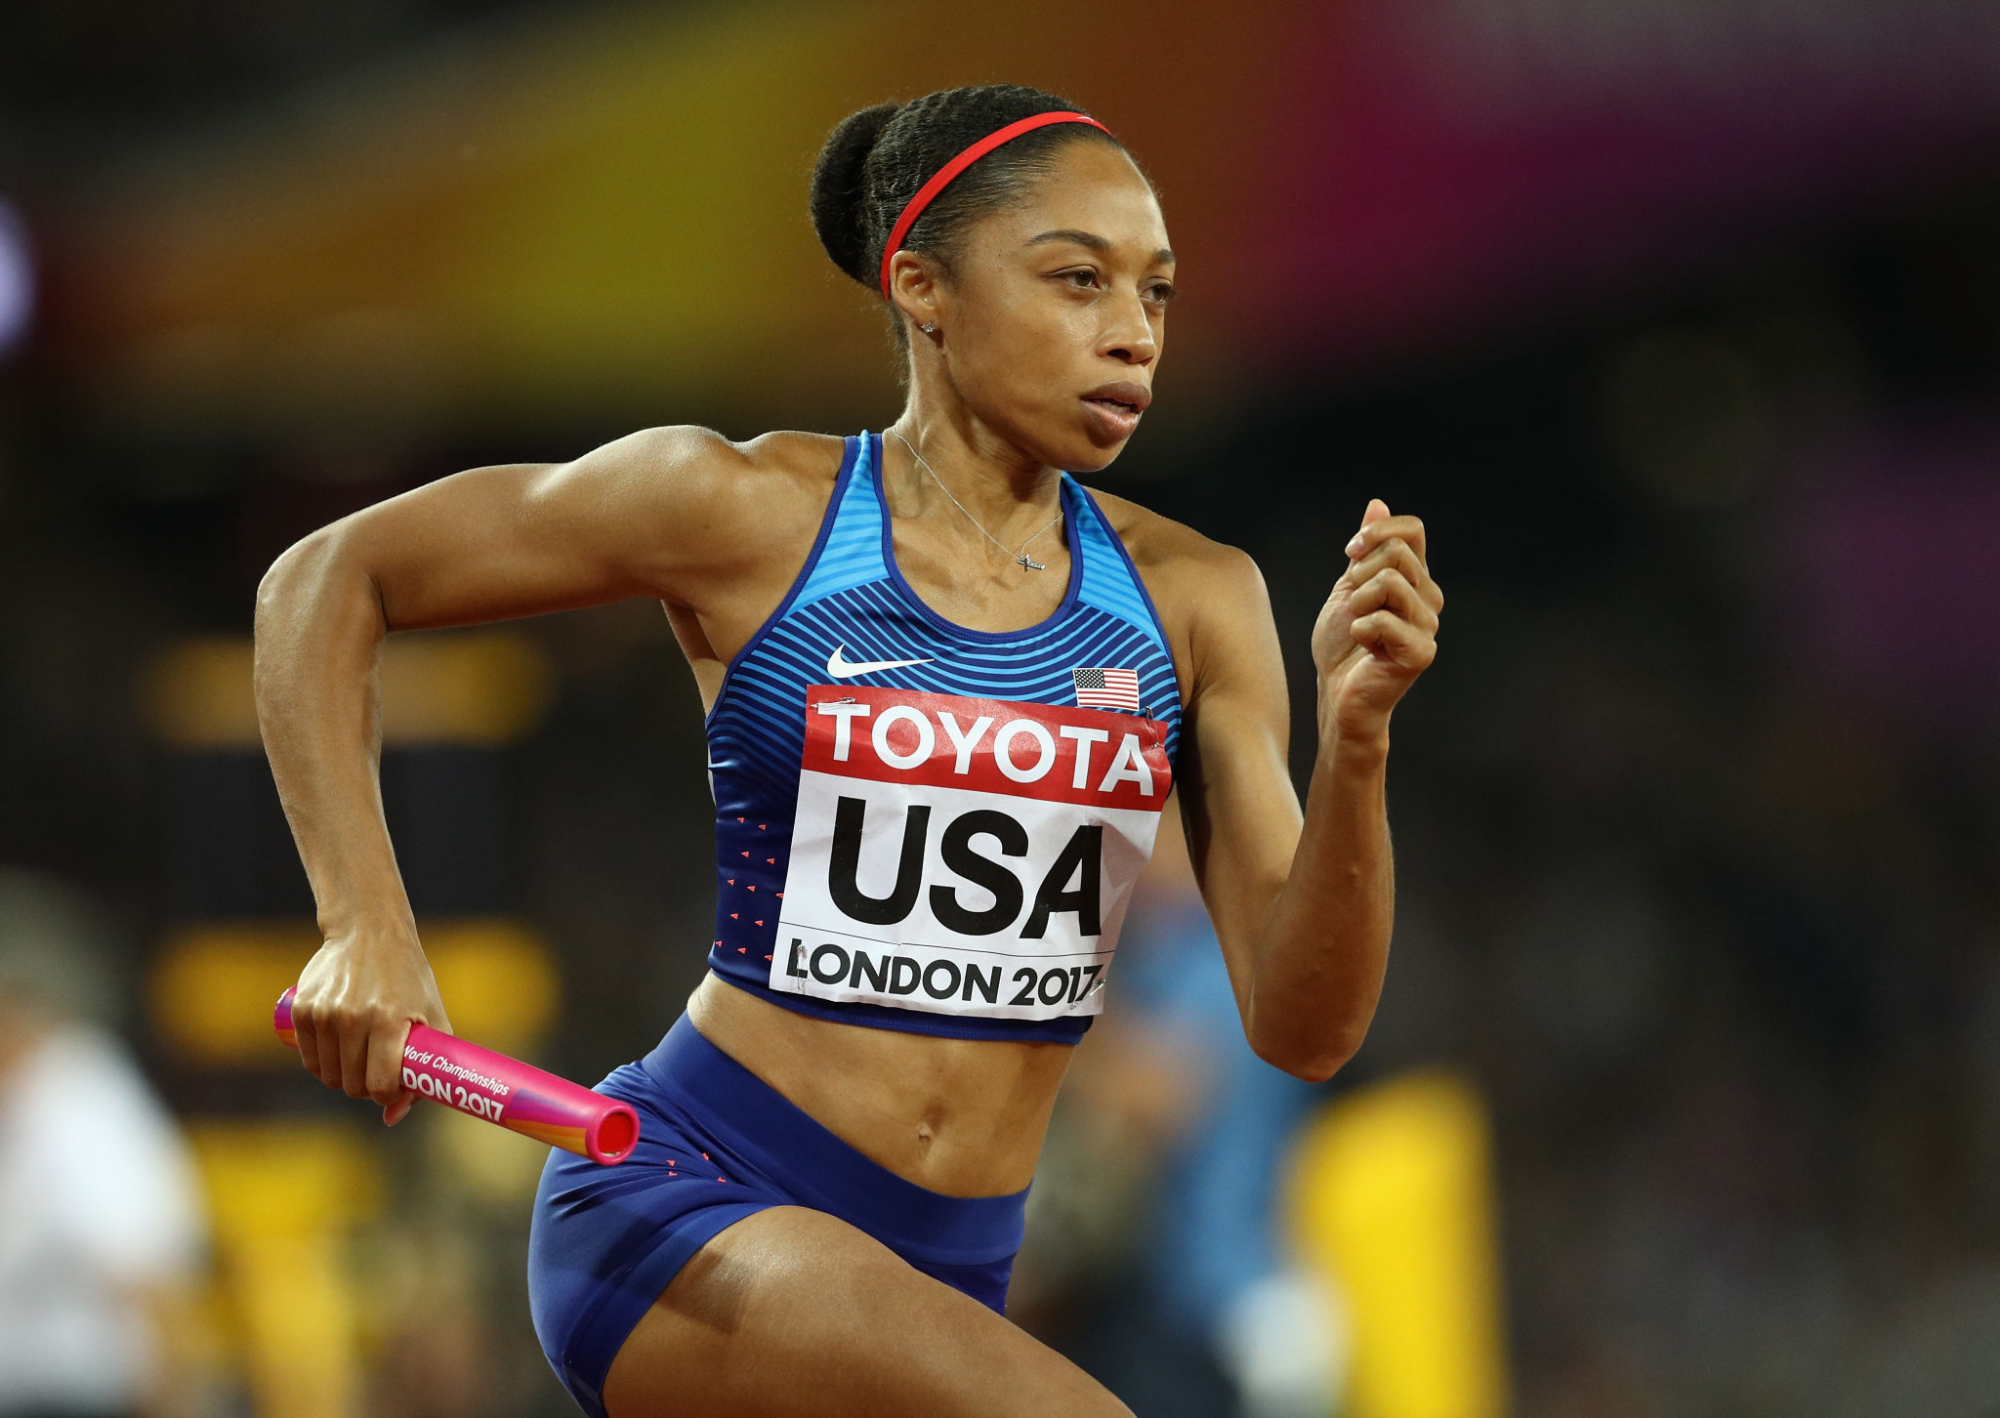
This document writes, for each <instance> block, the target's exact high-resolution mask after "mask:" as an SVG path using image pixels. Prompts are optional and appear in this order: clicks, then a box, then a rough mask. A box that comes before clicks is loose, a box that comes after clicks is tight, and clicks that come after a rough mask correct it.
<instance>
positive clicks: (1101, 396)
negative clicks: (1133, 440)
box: [1083, 379, 1153, 439]
mask: <svg viewBox="0 0 2000 1418" xmlns="http://www.w3.org/2000/svg"><path fill="white" fill-rule="evenodd" d="M1083 402H1084V405H1085V407H1087V408H1088V409H1089V410H1090V412H1091V415H1092V416H1093V417H1094V418H1095V419H1096V421H1097V424H1098V426H1099V427H1100V428H1102V429H1103V430H1104V431H1105V433H1107V434H1109V435H1110V436H1111V437H1112V438H1114V439H1126V438H1130V437H1131V436H1132V433H1133V431H1134V430H1135V429H1137V428H1138V427H1139V415H1141V414H1143V413H1144V412H1146V405H1148V404H1150V403H1152V402H1153V391H1152V390H1151V389H1148V388H1147V387H1146V386H1145V385H1143V384H1135V383H1133V382H1132V381H1131V380H1129V379H1120V380H1117V381H1116V382H1114V383H1111V384H1100V385H1098V386H1097V387H1096V388H1095V389H1092V390H1091V391H1090V392H1089V393H1088V394H1085V395H1084V396H1083Z"/></svg>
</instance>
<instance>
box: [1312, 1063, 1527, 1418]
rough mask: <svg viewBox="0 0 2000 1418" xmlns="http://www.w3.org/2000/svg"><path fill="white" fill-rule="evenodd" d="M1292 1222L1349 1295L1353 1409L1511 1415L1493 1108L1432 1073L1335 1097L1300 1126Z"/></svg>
mask: <svg viewBox="0 0 2000 1418" xmlns="http://www.w3.org/2000/svg"><path fill="white" fill-rule="evenodd" d="M1290 1202H1291V1205H1290V1220H1291V1225H1292V1230H1293V1235H1294V1238H1295V1240H1296V1242H1297V1245H1298V1248H1299V1251H1300V1253H1301V1255H1302V1257H1303V1259H1304V1260H1305V1261H1306V1263H1307V1264H1308V1265H1309V1266H1311V1267H1312V1268H1314V1269H1316V1270H1318V1271H1320V1272H1321V1273H1323V1274H1326V1275H1328V1276H1329V1277H1330V1278H1331V1279H1332V1280H1333V1281H1334V1282H1335V1283H1336V1284H1337V1285H1338V1286H1339V1288H1340V1289H1341V1290H1342V1291H1343V1292H1344V1293H1345V1295H1346V1297H1347V1301H1348V1312H1349V1317H1350V1322H1351V1324H1352V1329H1353V1332H1352V1335H1351V1338H1350V1344H1351V1352H1352V1356H1353V1358H1352V1368H1351V1372H1352V1386H1351V1391H1350V1395H1349V1402H1348V1407H1347V1409H1346V1410H1345V1413H1346V1418H1499V1415H1501V1414H1504V1413H1505V1412H1506V1411H1507V1378H1506V1362H1505V1357H1504V1352H1503V1351H1504V1341H1503V1337H1502V1327H1501V1313H1500V1266H1499V1246H1498V1242H1497V1240H1496V1237H1495V1233H1494V1200H1493V1168H1492V1159H1491V1147H1490V1142H1489V1138H1488V1126H1487V1121H1486V1113H1485V1109H1484V1108H1483V1106H1482V1105H1481V1103H1480V1101H1479V1098H1478V1096H1477V1095H1476V1093H1475V1092H1474V1091H1473V1089H1472V1087H1471V1085H1470V1084H1468V1083H1467V1082H1466V1081H1465V1080H1463V1079H1461V1078H1459V1077H1457V1076H1455V1075H1453V1074H1449V1073H1443V1072H1438V1073H1424V1074H1417V1075H1412V1076H1408V1077H1404V1078H1400V1079H1396V1080H1392V1081H1390V1082H1386V1083H1382V1084H1378V1085H1375V1086H1373V1087H1370V1088H1367V1089H1364V1090H1362V1091H1361V1092H1359V1093H1356V1094H1353V1095H1351V1096H1349V1097H1346V1098H1343V1099H1341V1100H1339V1101H1338V1102H1336V1103H1334V1104H1332V1105H1331V1106H1330V1107H1328V1108H1327V1110H1326V1111H1325V1112H1324V1113H1323V1114H1322V1115H1321V1116H1320V1117H1319V1118H1317V1119H1316V1120H1315V1121H1314V1122H1312V1123H1311V1124H1310V1125H1309V1126H1308V1127H1307V1128H1306V1129H1305V1131H1304V1132H1303V1133H1302V1134H1301V1137H1300V1139H1299V1142H1298V1145H1297V1150H1296V1152H1295V1154H1294V1159H1293V1166H1292V1173H1291V1190H1290Z"/></svg>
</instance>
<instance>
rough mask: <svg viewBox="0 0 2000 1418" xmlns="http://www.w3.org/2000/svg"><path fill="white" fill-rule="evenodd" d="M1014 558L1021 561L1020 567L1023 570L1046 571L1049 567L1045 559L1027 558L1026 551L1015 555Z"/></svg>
mask: <svg viewBox="0 0 2000 1418" xmlns="http://www.w3.org/2000/svg"><path fill="white" fill-rule="evenodd" d="M1014 560H1016V561H1018V562H1020V563H1021V569H1022V570H1023V571H1047V570H1048V569H1049V564H1048V563H1047V562H1046V561H1030V560H1028V554H1027V553H1026V552H1022V553H1021V554H1020V555H1019V556H1017V557H1015V558H1014Z"/></svg>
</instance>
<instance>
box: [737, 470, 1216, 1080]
mask: <svg viewBox="0 0 2000 1418" xmlns="http://www.w3.org/2000/svg"><path fill="white" fill-rule="evenodd" d="M1060 497H1061V503H1062V510H1063V513H1064V517H1063V533H1064V535H1065V537H1067V539H1068V542H1069V551H1070V574H1069V585H1068V588H1067V590H1066V591H1065V593H1064V595H1063V599H1062V604H1061V605H1059V606H1058V607H1057V608H1056V610H1055V612H1054V613H1053V614H1052V615H1050V616H1049V618H1048V619H1047V620H1044V621H1043V622H1041V623H1040V624H1039V625H1034V626H1030V627H1028V628H1027V629H1025V630H1008V631H982V630H970V629H967V628H966V627H964V626H961V625H955V624H953V623H952V622H951V621H949V620H946V619H945V618H944V617H943V616H941V615H939V614H938V613H937V612H936V611H934V610H932V609H931V608H930V607H929V606H927V605H925V604H924V603H923V601H922V600H920V599H919V598H918V597H917V594H916V592H914V591H913V590H911V589H910V586H909V583H908V582H906V581H905V580H904V579H903V576H902V573H901V572H899V571H898V570H897V568H896V555H895V546H894V538H893V535H892V532H891V528H890V520H889V516H888V513H887V505H888V504H887V499H886V498H885V497H884V495H883V489H882V442H881V439H880V438H879V437H877V436H875V435H873V434H863V435H860V436H858V437H854V438H849V439H848V440H847V445H846V453H845V456H844V458H843V460H842V463H841V468H840V474H839V478H838V480H837V481H836V483H835V485H834V490H833V496H832V498H831V499H830V500H829V502H828V504H827V510H826V516H825V519H824V520H823V522H822V523H821V526H820V530H819V535H818V537H817V539H816V540H815V541H814V542H813V547H812V551H811V552H810V553H809V554H808V555H807V557H806V563H805V566H804V567H803V568H802V569H801V570H800V572H799V575H798V579H797V580H796V581H795V582H794V583H793V584H792V588H791V590H790V591H789V592H788V593H787V594H786V596H785V598H784V600H783V601H782V602H781V603H780V604H779V606H778V608H777V610H776V611H774V612H773V613H772V615H771V617H770V619H769V620H767V621H766V622H765V623H764V624H763V626H762V627H760V628H759V629H758V631H757V633H756V634H755V635H753V636H751V637H750V640H749V642H748V643H747V644H746V645H744V647H743V648H742V650H741V651H739V652H738V653H737V655H736V657H735V659H733V660H731V661H730V663H729V667H728V670H727V671H726V672H725V674H724V676H723V680H722V687H721V690H720V692H719V693H718V694H717V696H716V700H715V704H714V706H713V707H712V708H711V709H710V711H709V715H708V722H707V730H708V770H709V785H710V789H711V791H712V793H713V795H714V798H715V810H716V817H715V850H716V890H717V903H716V925H715V940H714V943H713V944H712V945H711V947H710V949H709V966H710V968H711V969H712V970H713V971H714V972H715V973H716V974H718V975H720V976H721V977H722V978H723V979H724V980H726V981H728V982H729V983H730V984H732V985H735V986H737V987H739V988H741V989H745V990H748V991H749V992H750V993H752V994H754V995H758V996H760V997H762V998H764V999H767V1000H770V1001H771V1002H772V1003H774V1004H778V1005H782V1006H783V1007H785V1008H786V1009H791V1010H796V1011H798V1012H800V1013H802V1014H810V1015H814V1016H816V1017H819V1018H822V1019H833V1020H839V1021H842V1022H845V1023H850V1024H861V1025H868V1026H871V1027H874V1028H878V1029H898V1030H903V1031H905V1032H909V1033H917V1034H940V1035H946V1036H950V1037H954V1038H970V1039H1021V1040H1053V1041H1058V1042H1067V1043H1074V1042H1075V1041H1076V1040H1077V1039H1078V1038H1079V1037H1081V1036H1082V1034H1083V1032H1084V1031H1085V1030H1086V1029H1088V1028H1089V1027H1090V1022H1091V1020H1092V1018H1093V1017H1095V1016H1096V1015H1097V1014H1098V1012H1099V1011H1100V1010H1101V1009H1102V1008H1103V1001H1104V985H1105V978H1106V973H1107V971H1108V969H1109V967H1110V964H1111V957H1112V952H1113V949H1114V948H1115V946H1116V944H1117V940H1118V928H1119V925H1120V923H1121V921H1122V920H1123V918H1124V914H1125V906H1126V903H1127V901H1128V900H1129V899H1130V893H1131V888H1132V884H1133V881H1134V880H1135V879H1136V878H1137V876H1138V874H1139V871H1140V869H1141V868H1142V867H1143V866H1144V865H1145V863H1146V860H1147V858H1148V857H1149V856H1150V855H1151V853H1152V848H1153V838H1154V833H1155V831H1156V830H1157V828H1158V826H1159V820H1160V807H1161V805H1162V803H1163V802H1164V801H1165V799H1166V796H1167V791H1168V789H1169V788H1170V787H1171V786H1172V783H1173V772H1174V762H1175V756H1176V750H1177V747H1178V744H1179V737H1180V718H1181V702H1180V690H1179V686H1178V684H1177V683H1176V680H1175V677H1174V663H1173V657H1172V655H1171V653H1170V652H1169V651H1168V648H1167V638H1166V633H1165V631H1164V630H1163V629H1162V627H1161V624H1160V619H1159V615H1158V613H1157V611H1155V609H1154V607H1153V603H1152V599H1151V598H1150V597H1149V596H1148V595H1147V594H1146V588H1145V586H1144V585H1143V584H1142V583H1141V582H1140V580H1139V574H1138V572H1137V571H1136V570H1135V569H1134V567H1133V565H1132V560H1131V558H1130V557H1129V556H1128V555H1127V554H1126V551H1125V548H1124V545H1123V544H1122V543H1121V542H1120V541H1119V540H1118V536H1117V534H1116V533H1115V532H1113V531H1112V529H1111V525H1110V523H1109V522H1108V521H1107V520H1106V519H1105V517H1104V514H1103V513H1102V511H1101V510H1100V509H1099V508H1098V506H1097V504H1096V502H1095V501H1094V500H1093V499H1092V498H1091V496H1090V494H1089V493H1088V492H1087V491H1086V490H1085V489H1084V488H1083V487H1082V485H1081V484H1079V483H1078V482H1077V481H1076V480H1075V479H1074V478H1072V477H1070V476H1069V474H1067V473H1065V474H1063V475H1062V482H1061V490H1060Z"/></svg>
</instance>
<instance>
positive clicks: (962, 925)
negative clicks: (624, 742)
mask: <svg viewBox="0 0 2000 1418" xmlns="http://www.w3.org/2000/svg"><path fill="white" fill-rule="evenodd" d="M805 713H806V740H805V759H804V762H803V763H802V764H801V766H800V772H799V800H798V811H797V816H796V817H795V818H794V819H793V822H794V826H793V831H792V856H791V862H790V865H789V867H788V869H787V873H786V877H785V890H784V896H783V902H784V905H783V907H782V909H781V910H780V912H779V915H778V941H777V944H778V948H777V949H776V950H774V951H773V952H772V953H771V956H772V958H771V976H770V984H771V988H772V989H774V990H782V991H784V992H786V993H788V994H801V995H811V996H813V997H814V998H816V999H825V1000H847V1001H864V1002H867V1003H870V1004H886V1005H895V1006H897V1007H899V1008H902V1009H915V1010H923V1011H926V1012H929V1013H933V1014H964V1015H978V1016H981V1017H984V1018H990V1019H1054V1018H1058V1017H1060V1016H1062V1015H1071V1014H1096V1013H1098V1012H1099V1011H1100V1010H1101V1009H1102V1008H1103V1007H1104V1004H1103V1002H1104V980H1105V971H1106V969H1107V968H1108V967H1109V965H1110V963H1111V952H1112V950H1113V948H1114V947H1115V946H1116V944H1117V941H1118V927H1119V925H1120V923H1121V922H1122V921H1123V920H1124V916H1125V906H1126V903H1127V901H1128V900H1129V898H1130V895H1131V890H1132V883H1133V882H1134V881H1135V880H1137V878H1138V875H1139V872H1140V870H1141V869H1142V868H1143V867H1144V866H1145V865H1146V861H1147V859H1148V858H1149V857H1150V856H1151V855H1152V851H1153V836H1154V834H1155V833H1156V832H1157V831H1158V830H1159V825H1160V807H1161V804H1162V803H1164V802H1165V801H1166V797H1167V791H1168V789H1169V788H1171V787H1172V786H1173V780H1172V770H1171V768H1170V767H1169V765H1168V762H1167V752H1166V726H1165V725H1164V724H1162V723H1159V722H1158V721H1157V720H1153V719H1145V718H1140V717H1138V716H1136V715H1131V714H1115V713H1109V712H1106V711H1103V710H1096V709H1070V708H1059V707H1055V706H1051V705H1047V704H1022V703H1013V702H1009V701H1005V700H997V699H971V698H966V697H964V696H961V695H955V694H929V693H923V692H920V691H915V690H901V689H870V688H863V687H859V686H853V685H844V686H841V687H838V688H834V687H829V686H814V687H812V688H809V689H808V690H807V691H806V706H805Z"/></svg>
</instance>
